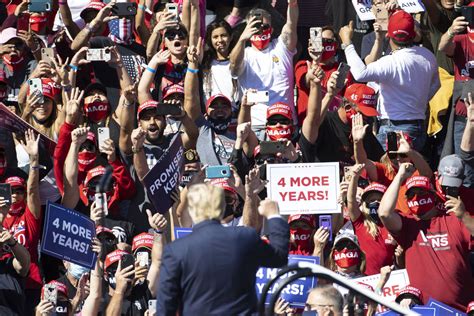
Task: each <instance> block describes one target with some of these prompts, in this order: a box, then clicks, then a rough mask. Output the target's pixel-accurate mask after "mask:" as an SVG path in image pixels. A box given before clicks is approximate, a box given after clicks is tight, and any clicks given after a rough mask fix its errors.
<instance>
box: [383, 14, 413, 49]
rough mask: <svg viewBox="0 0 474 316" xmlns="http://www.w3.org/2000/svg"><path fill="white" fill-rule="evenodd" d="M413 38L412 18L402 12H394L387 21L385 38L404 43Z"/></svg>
mask: <svg viewBox="0 0 474 316" xmlns="http://www.w3.org/2000/svg"><path fill="white" fill-rule="evenodd" d="M415 36H416V32H415V20H414V19H413V17H412V16H411V15H410V14H409V13H407V12H405V11H403V10H397V11H395V12H394V13H393V14H392V15H391V16H390V18H389V19H388V31H387V37H390V38H392V39H394V40H396V41H397V42H402V43H405V42H409V41H410V40H412V39H414V38H415Z"/></svg>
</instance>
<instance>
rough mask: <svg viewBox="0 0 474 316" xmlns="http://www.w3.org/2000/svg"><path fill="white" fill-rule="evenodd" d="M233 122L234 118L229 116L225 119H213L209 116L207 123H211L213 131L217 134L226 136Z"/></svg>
mask: <svg viewBox="0 0 474 316" xmlns="http://www.w3.org/2000/svg"><path fill="white" fill-rule="evenodd" d="M231 120H232V116H229V117H228V118H225V119H213V118H212V117H210V116H207V121H208V122H209V124H211V128H212V130H213V131H214V132H215V133H216V134H224V133H225V132H227V129H228V128H229V125H230V121H231Z"/></svg>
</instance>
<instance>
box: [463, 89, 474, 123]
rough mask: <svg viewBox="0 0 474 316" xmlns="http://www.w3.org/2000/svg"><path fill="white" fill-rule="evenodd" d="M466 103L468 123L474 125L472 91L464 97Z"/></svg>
mask: <svg viewBox="0 0 474 316" xmlns="http://www.w3.org/2000/svg"><path fill="white" fill-rule="evenodd" d="M464 104H465V105H466V109H467V123H469V125H474V101H473V100H472V94H471V92H469V93H468V94H467V98H464Z"/></svg>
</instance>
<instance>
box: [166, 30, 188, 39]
mask: <svg viewBox="0 0 474 316" xmlns="http://www.w3.org/2000/svg"><path fill="white" fill-rule="evenodd" d="M176 36H178V39H180V40H184V39H185V38H186V34H185V33H184V31H182V30H169V31H166V33H165V38H166V39H167V40H169V41H172V40H174V39H175V38H176Z"/></svg>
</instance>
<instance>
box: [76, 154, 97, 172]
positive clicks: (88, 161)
mask: <svg viewBox="0 0 474 316" xmlns="http://www.w3.org/2000/svg"><path fill="white" fill-rule="evenodd" d="M96 159H97V155H96V153H95V152H90V151H81V152H80V153H79V154H78V155H77V161H78V165H79V171H81V172H85V171H89V170H90V169H92V167H93V166H94V161H95V160H96Z"/></svg>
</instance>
